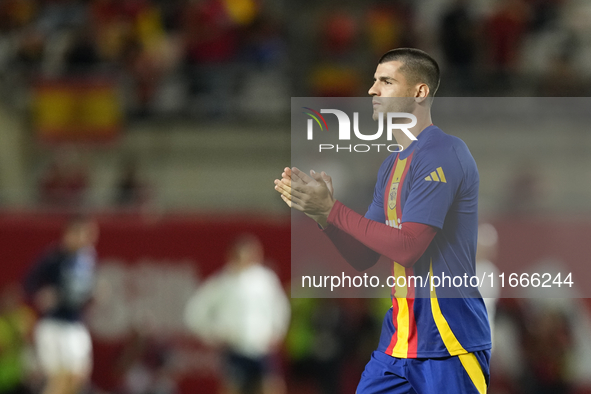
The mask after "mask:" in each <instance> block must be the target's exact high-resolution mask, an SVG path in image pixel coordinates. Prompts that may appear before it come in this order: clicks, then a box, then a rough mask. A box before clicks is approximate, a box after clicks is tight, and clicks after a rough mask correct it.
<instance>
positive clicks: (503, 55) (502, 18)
mask: <svg viewBox="0 0 591 394" xmlns="http://www.w3.org/2000/svg"><path fill="white" fill-rule="evenodd" d="M528 11H529V9H528V7H527V5H526V4H525V3H523V1H522V0H499V1H498V3H497V8H496V10H495V11H494V12H493V14H492V15H491V16H490V17H489V19H488V21H487V22H486V24H487V32H486V34H485V36H484V37H485V38H484V39H485V42H486V44H487V46H488V56H487V61H488V63H489V64H490V67H492V69H491V72H492V76H491V81H490V85H489V89H491V90H495V89H500V91H501V92H505V91H507V89H510V88H511V87H512V76H513V75H514V73H515V72H516V70H518V66H519V65H520V63H519V62H520V60H521V58H520V55H521V50H522V48H521V46H522V44H523V40H524V37H525V34H526V32H527V26H528V21H529V14H528Z"/></svg>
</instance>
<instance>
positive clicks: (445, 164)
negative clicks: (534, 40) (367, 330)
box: [365, 126, 491, 358]
mask: <svg viewBox="0 0 591 394" xmlns="http://www.w3.org/2000/svg"><path fill="white" fill-rule="evenodd" d="M478 186H479V176H478V169H477V167H476V163H475V162H474V159H473V157H472V155H471V154H470V151H469V150H468V148H467V146H466V144H465V143H464V142H463V141H462V140H460V139H459V138H457V137H453V136H450V135H447V134H445V133H444V132H442V131H441V130H440V129H439V128H437V127H436V126H430V127H428V128H426V129H425V130H423V131H422V132H421V133H420V134H419V136H418V139H417V141H413V143H412V144H411V145H410V146H409V147H408V148H407V149H405V150H404V151H403V152H400V153H394V154H392V155H390V156H389V157H388V158H387V159H386V160H385V161H384V163H383V164H382V166H381V168H380V171H379V173H378V181H377V184H376V188H375V193H374V199H373V202H372V204H371V205H370V207H369V210H368V211H367V213H366V215H365V216H366V217H367V218H369V219H372V220H375V221H378V222H382V223H386V224H387V225H389V226H392V227H396V228H401V226H404V223H405V222H414V223H423V224H427V225H430V226H433V227H436V228H437V229H438V231H437V234H436V235H435V238H434V239H433V241H432V242H431V244H430V245H429V247H428V248H427V250H426V251H425V253H424V254H423V255H422V256H421V257H420V258H419V260H418V261H417V262H416V263H415V264H414V265H413V266H412V267H409V268H405V267H403V266H402V265H400V264H398V263H396V262H395V261H393V262H392V275H393V276H394V277H395V278H396V279H397V278H400V277H404V280H396V281H395V283H396V285H395V287H394V288H393V289H392V308H391V309H390V310H389V311H388V313H387V314H386V317H385V319H384V324H383V328H382V335H381V339H380V345H379V347H378V350H381V351H383V352H385V353H386V354H389V355H391V356H394V357H401V358H422V357H446V356H450V355H458V354H464V353H470V352H474V351H478V350H485V349H490V348H491V337H490V326H489V322H488V317H487V313H486V308H485V306H484V302H483V300H482V297H480V294H479V293H478V291H477V289H475V288H473V287H469V286H468V287H467V286H464V284H465V281H464V282H463V283H462V285H459V286H455V285H453V284H451V281H450V284H451V285H450V286H449V287H447V288H443V287H439V288H435V287H434V288H431V286H430V285H429V284H430V281H429V280H430V277H437V278H439V279H441V278H443V277H450V278H453V277H462V278H464V277H468V278H469V277H471V276H473V275H475V255H476V241H477V235H478ZM413 278H414V279H413ZM418 278H421V279H418ZM456 283H457V282H456Z"/></svg>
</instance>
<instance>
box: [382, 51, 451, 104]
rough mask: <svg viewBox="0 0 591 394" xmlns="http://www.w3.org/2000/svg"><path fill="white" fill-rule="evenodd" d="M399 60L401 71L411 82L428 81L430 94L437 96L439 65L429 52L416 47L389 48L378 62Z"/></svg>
mask: <svg viewBox="0 0 591 394" xmlns="http://www.w3.org/2000/svg"><path fill="white" fill-rule="evenodd" d="M393 61H399V62H402V64H403V65H402V67H401V68H400V71H401V72H402V73H404V75H405V76H406V78H407V79H408V80H409V82H410V83H413V84H414V83H420V82H423V83H426V84H427V86H429V96H435V92H437V89H438V88H439V76H440V72H439V65H438V64H437V62H436V61H435V59H433V58H432V57H431V56H430V55H429V54H427V53H426V52H424V51H421V50H420V49H416V48H397V49H392V50H389V51H388V52H386V53H384V54H383V55H382V57H381V58H380V61H379V62H378V64H382V63H386V62H393Z"/></svg>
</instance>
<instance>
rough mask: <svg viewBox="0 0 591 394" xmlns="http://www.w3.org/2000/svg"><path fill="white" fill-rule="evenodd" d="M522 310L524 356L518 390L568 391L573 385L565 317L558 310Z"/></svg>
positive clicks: (568, 325) (540, 392) (533, 392)
mask: <svg viewBox="0 0 591 394" xmlns="http://www.w3.org/2000/svg"><path fill="white" fill-rule="evenodd" d="M522 312H523V316H524V318H523V320H522V323H523V326H522V327H523V329H524V330H525V332H523V333H522V335H523V336H522V341H523V342H522V344H523V352H524V355H525V371H524V376H523V379H522V380H521V381H522V384H523V385H522V390H523V391H522V392H523V393H531V394H554V393H561V394H568V393H571V392H572V389H573V387H572V385H571V384H570V381H571V379H570V377H569V365H568V361H569V358H570V357H571V356H572V352H573V344H574V341H573V335H572V331H573V327H572V326H571V321H570V319H569V317H568V316H567V315H566V313H564V312H563V311H560V310H558V309H546V310H539V309H536V308H531V309H529V311H525V310H524V311H522ZM528 312H529V313H528ZM548 344H552V345H551V346H549V345H548Z"/></svg>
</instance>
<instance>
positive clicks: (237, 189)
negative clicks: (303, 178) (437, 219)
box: [0, 0, 591, 394]
mask: <svg viewBox="0 0 591 394" xmlns="http://www.w3.org/2000/svg"><path fill="white" fill-rule="evenodd" d="M400 46H413V47H418V48H421V49H424V50H426V51H428V52H430V53H431V54H433V55H434V56H435V57H436V58H437V59H438V60H439V61H440V64H441V66H442V69H443V78H442V81H443V82H442V85H441V88H440V91H439V95H440V96H449V97H453V96H465V97H469V96H498V97H506V96H515V97H530V96H549V97H585V96H589V93H590V91H591V83H590V81H591V3H589V2H588V1H587V0H457V1H456V0H450V1H447V0H421V1H411V0H407V1H405V0H390V1H383V0H382V1H379V0H371V1H361V0H343V1H334V0H325V1H312V0H300V1H297V2H288V1H286V0H1V1H0V247H1V250H2V251H3V263H2V267H3V272H2V275H1V276H0V284H1V285H2V289H3V290H2V310H1V311H0V312H1V313H2V316H3V318H7V316H9V315H11V314H12V313H13V312H14V311H22V310H24V309H25V308H26V306H24V304H23V300H22V297H21V294H20V292H19V287H18V284H19V283H20V281H21V280H22V277H23V275H24V274H25V272H26V271H27V270H28V269H29V267H30V266H31V264H32V263H33V262H34V260H35V258H36V257H37V256H38V255H39V254H40V253H41V252H42V251H43V250H44V248H45V247H46V246H47V245H48V244H49V243H50V242H52V241H54V240H56V239H57V238H58V236H59V234H60V230H61V226H62V225H63V223H64V221H65V220H66V218H67V217H68V215H69V214H72V213H76V212H89V213H92V214H93V215H95V216H96V217H97V218H98V219H99V222H100V225H101V239H100V241H99V244H98V248H97V249H98V253H99V257H100V267H99V276H100V278H101V279H103V282H104V283H108V291H107V292H106V295H105V296H104V298H101V299H98V300H96V301H95V302H94V304H93V305H92V307H91V308H90V310H89V317H88V322H89V325H90V329H91V333H92V335H93V341H94V345H95V349H94V353H95V368H94V372H93V385H94V387H95V388H96V390H97V391H99V392H120V393H131V391H129V388H128V387H129V385H127V386H126V384H125V380H126V379H132V378H133V377H130V376H127V375H126V369H125V368H124V367H123V366H122V365H129V364H126V363H129V361H125V360H127V358H129V357H132V359H133V360H134V362H137V363H140V364H141V363H144V364H145V365H147V367H146V368H147V371H149V374H153V375H154V376H159V377H161V378H162V379H164V380H165V382H166V384H163V385H161V386H162V388H161V391H146V393H147V392H158V393H165V392H166V393H174V392H178V393H183V394H184V393H215V392H216V390H217V387H218V383H219V380H220V360H219V354H218V353H217V352H216V351H215V350H214V349H210V348H207V347H205V346H204V345H202V344H200V343H199V342H198V341H196V340H195V339H194V338H193V337H192V336H191V335H190V334H189V333H188V332H187V329H186V328H185V327H184V325H183V321H182V312H183V308H184V305H185V303H186V301H187V299H188V298H189V297H190V295H191V294H192V293H193V292H194V291H195V289H196V288H197V287H198V286H199V284H200V283H201V282H202V281H203V280H204V279H205V278H207V277H208V276H209V275H210V274H211V273H213V272H215V271H216V270H218V269H219V268H221V267H222V266H223V264H224V263H225V253H226V251H227V248H228V245H230V243H231V242H232V241H233V239H234V238H235V237H236V236H238V235H240V234H243V233H253V234H256V235H257V236H258V237H260V239H261V240H262V242H263V245H264V247H265V252H266V260H267V263H268V264H269V266H271V267H272V268H273V269H274V270H275V271H276V272H277V273H278V275H279V277H280V278H281V280H282V281H283V282H284V283H285V284H286V286H287V284H288V282H289V277H290V253H289V245H290V213H289V211H288V210H287V209H286V208H285V207H284V206H283V203H282V201H281V200H280V199H279V198H278V196H277V195H276V193H275V192H274V190H273V189H272V181H273V179H275V178H276V177H278V176H279V175H280V173H281V170H282V169H283V168H284V167H285V166H288V165H289V164H290V142H289V141H290V130H289V129H290V126H289V110H290V97H292V96H299V97H307V96H364V95H365V94H366V92H367V89H368V88H369V86H370V83H371V81H372V76H373V71H374V69H375V63H376V61H377V59H378V58H379V56H380V55H381V54H382V53H383V52H385V51H386V50H388V49H391V48H394V47H400ZM581 100H584V99H581ZM446 131H448V132H449V133H451V134H454V131H453V130H446ZM490 132H491V130H490V129H487V127H486V125H483V127H482V128H479V129H477V130H470V132H469V133H468V132H466V133H464V134H461V135H460V136H461V137H462V138H463V139H464V140H465V141H466V142H467V144H468V146H469V147H470V149H471V151H472V152H473V155H474V157H475V159H476V162H477V164H478V166H479V169H480V174H481V211H482V212H481V216H482V217H483V219H484V220H487V221H489V222H491V223H493V224H494V225H495V227H496V228H497V231H498V253H497V254H496V256H495V257H493V258H492V259H493V262H494V263H495V264H496V265H497V266H498V267H500V268H502V269H504V268H506V267H511V266H512V265H514V264H525V265H534V264H545V265H543V266H544V267H548V266H549V265H560V264H567V265H568V264H573V263H576V264H579V265H583V266H584V265H585V264H586V263H588V262H589V255H590V253H591V251H590V250H589V242H588V240H589V238H590V237H591V215H590V214H591V204H589V201H591V186H590V185H591V172H589V171H588V169H589V168H591V165H590V164H591V156H590V153H591V137H590V136H589V133H588V132H587V130H585V129H584V128H583V129H571V130H560V133H556V132H555V131H554V130H553V129H551V128H549V129H548V130H522V131H521V132H520V133H519V134H516V135H515V136H514V137H515V140H512V139H511V138H509V137H507V136H505V139H504V140H501V139H500V138H499V139H496V138H495V135H491V134H490ZM516 141H518V142H519V143H521V144H528V145H527V146H528V147H529V148H527V149H505V150H503V149H502V148H503V147H506V146H511V145H512V143H514V142H516ZM529 143H531V144H529ZM524 146H525V145H524ZM575 279H576V278H575ZM584 285H585V284H582V286H584ZM383 308H384V306H383V302H380V301H374V300H359V299H342V300H327V299H317V300H315V299H293V300H292V326H291V331H290V332H289V334H288V337H287V339H286V341H285V344H284V346H283V348H282V352H281V354H282V357H281V368H282V371H283V374H284V376H285V379H286V382H287V387H288V392H289V393H335V394H340V393H352V392H354V387H355V385H356V383H357V380H358V376H359V374H360V373H361V371H362V370H363V366H364V364H365V362H366V361H367V359H368V357H369V354H370V352H371V350H373V349H374V348H375V344H376V343H377V338H378V332H379V328H380V326H381V319H382V316H383ZM590 308H591V303H589V300H588V299H568V298H563V299H560V300H554V301H552V302H549V301H539V300H538V301H536V300H533V299H525V298H523V299H501V300H499V304H498V311H497V318H496V328H495V350H494V353H493V364H492V373H493V375H492V383H491V386H490V392H491V393H589V392H591V371H590V369H591V323H590V319H589V316H590V311H591V309H590ZM17 315H18V316H21V315H22V316H25V315H26V314H17ZM27 321H28V320H27V319H25V318H23V321H22V322H21V323H22V324H24V325H25V326H26V325H27V324H30V323H27ZM21 339H22V340H23V342H22V343H21V342H19V343H15V342H11V343H9V344H6V343H2V344H0V359H1V360H3V361H2V362H1V363H0V367H2V368H10V367H11V365H9V364H10V362H17V361H15V360H20V358H19V357H17V358H14V357H13V358H12V359H11V358H10V357H11V356H10V355H8V350H9V349H12V350H11V351H12V352H13V353H14V352H21V351H24V350H25V349H26V348H27V343H28V341H29V339H30V337H29V336H28V335H27V334H23V337H22V338H21ZM1 341H2V339H1V338H0V342H1ZM130 349H131V350H130ZM25 353H26V352H25ZM130 355H131V356H130ZM29 358H30V357H29ZM7 360H8V361H7ZM10 360H12V361H10ZM154 360H156V361H154ZM19 362H20V361H19ZM7 363H8V364H7ZM7 365H8V366H7ZM25 372H26V373H25ZM25 372H23V379H24V380H25V381H27V382H28V383H30V384H31V385H32V386H33V387H35V382H36V381H38V376H37V375H36V374H35V373H34V371H32V372H31V371H28V369H27V368H25ZM128 383H129V382H128ZM125 387H127V388H125ZM133 394H144V392H133Z"/></svg>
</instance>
